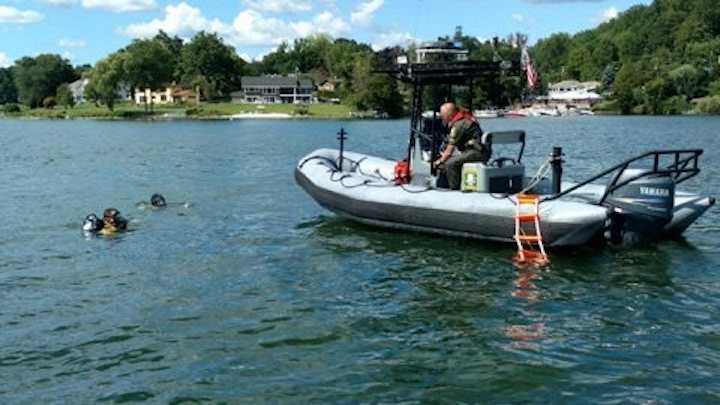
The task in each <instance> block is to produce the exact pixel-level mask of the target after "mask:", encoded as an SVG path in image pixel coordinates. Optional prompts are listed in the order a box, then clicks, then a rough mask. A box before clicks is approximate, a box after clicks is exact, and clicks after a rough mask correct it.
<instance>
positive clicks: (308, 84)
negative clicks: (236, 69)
mask: <svg viewBox="0 0 720 405" xmlns="http://www.w3.org/2000/svg"><path fill="white" fill-rule="evenodd" d="M241 83H242V87H295V86H297V85H298V84H299V87H303V88H312V87H313V81H312V80H311V79H304V78H297V77H292V76H243V77H242V78H241Z"/></svg>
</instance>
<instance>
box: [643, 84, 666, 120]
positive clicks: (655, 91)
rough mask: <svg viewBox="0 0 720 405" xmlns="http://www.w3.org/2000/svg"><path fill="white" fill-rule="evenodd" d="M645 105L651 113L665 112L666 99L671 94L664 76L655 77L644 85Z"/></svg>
mask: <svg viewBox="0 0 720 405" xmlns="http://www.w3.org/2000/svg"><path fill="white" fill-rule="evenodd" d="M643 92H644V95H645V105H646V106H647V108H648V110H649V112H650V113H651V114H655V115H657V114H663V113H664V112H665V111H664V109H663V106H664V102H665V99H666V98H667V97H668V95H669V94H670V91H669V86H668V84H667V82H666V81H665V80H663V79H662V78H659V77H658V78H656V79H653V80H651V81H649V82H647V83H646V84H645V86H644V87H643Z"/></svg>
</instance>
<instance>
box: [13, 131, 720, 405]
mask: <svg viewBox="0 0 720 405" xmlns="http://www.w3.org/2000/svg"><path fill="white" fill-rule="evenodd" d="M483 125H484V127H485V129H486V130H489V129H494V130H498V129H510V128H519V129H525V130H527V131H528V134H529V147H528V148H529V150H528V153H529V155H528V163H529V165H530V169H531V170H533V171H534V170H535V168H536V167H537V166H536V164H537V163H538V162H540V161H541V160H542V159H544V158H545V157H546V156H547V155H548V154H549V153H550V151H551V148H552V146H554V145H559V146H563V147H564V149H565V152H566V154H567V161H568V162H567V164H566V166H565V169H566V170H565V173H566V177H567V178H568V179H573V178H574V179H580V178H582V177H584V176H587V175H590V174H593V173H594V172H596V171H598V170H599V169H601V168H603V167H606V166H609V165H611V164H613V163H618V162H620V161H622V160H624V159H625V158H629V157H631V156H632V155H634V154H638V153H641V152H644V151H646V150H649V149H659V148H670V147H673V148H685V147H688V148H689V147H703V148H705V151H706V154H705V156H703V158H702V160H701V167H702V169H703V172H702V173H701V174H700V175H699V176H698V177H697V178H695V179H693V180H691V181H690V182H689V183H686V184H684V185H683V188H687V189H691V190H694V191H698V192H702V193H706V194H710V195H715V196H717V195H718V194H720V193H718V190H720V165H718V158H717V157H718V154H720V118H645V117H642V118H611V117H608V118H606V117H579V118H568V119H564V118H562V119H552V118H548V119H520V120H510V119H507V120H495V121H486V122H484V123H483ZM340 126H344V127H345V128H346V129H347V130H348V132H349V133H350V140H349V141H348V146H347V148H348V149H350V150H355V151H360V152H369V153H372V154H377V155H380V156H386V157H392V158H399V157H401V156H402V154H403V151H404V148H405V141H406V127H407V123H406V122H405V121H374V122H372V121H366V122H328V121H322V122H320V121H234V122H153V123H148V122H96V121H16V120H0V145H2V149H1V150H0V168H1V169H2V172H1V173H0V209H2V221H1V222H0V230H2V232H1V233H0V302H1V305H0V381H2V384H0V402H2V403H43V402H50V403H56V402H58V403H87V402H95V401H105V402H110V403H113V402H115V403H120V402H135V401H148V402H152V403H167V402H172V403H202V402H211V403H214V402H223V401H227V402H231V403H265V402H270V403H365V402H367V403H448V404H450V403H477V402H480V403H487V402H504V403H508V402H536V403H558V402H567V403H703V402H718V401H720V376H718V370H720V268H719V267H720V237H719V236H720V233H719V232H718V231H719V230H720V225H719V221H720V212H719V210H718V208H717V207H713V208H712V209H711V210H710V211H709V212H708V213H707V214H706V215H705V216H704V217H703V218H701V219H700V221H699V222H698V223H696V224H695V225H694V226H693V227H691V228H690V229H689V230H688V232H687V233H686V235H685V237H686V238H685V240H683V241H666V242H661V243H659V244H657V245H655V246H649V247H643V248H635V249H631V250H619V249H609V248H605V249H599V250H598V249H590V248H586V249H578V250H573V251H568V252H561V253H553V254H551V259H552V265H551V266H550V268H548V269H546V270H545V271H543V272H539V273H537V272H527V271H523V272H519V271H517V270H516V269H515V268H514V267H513V265H512V260H511V259H512V256H513V254H514V253H515V251H514V247H513V246H510V245H495V244H484V243H481V242H478V241H469V240H460V239H450V238H440V237H433V236H425V235H417V234H403V233H394V232H388V231H383V230H377V229H373V228H368V227H364V226H359V225H355V224H353V223H350V222H347V221H344V220H341V219H339V218H337V217H335V216H334V215H332V214H331V213H328V212H326V211H324V210H323V209H322V208H320V207H318V206H317V205H316V204H315V203H314V202H313V201H312V200H311V199H310V198H309V197H308V196H307V195H305V194H304V193H303V192H302V190H301V189H300V188H299V187H297V186H296V185H295V183H294V179H293V169H294V167H295V164H296V163H297V161H298V159H299V158H300V157H302V156H303V155H305V154H306V153H309V152H310V151H312V150H313V149H315V148H318V147H323V146H334V145H335V144H336V141H335V133H336V132H337V131H338V130H339V128H340ZM154 192H161V193H163V194H164V195H165V196H166V197H167V199H168V200H169V201H174V202H186V201H188V202H190V203H191V205H190V206H189V207H185V206H180V205H177V206H173V207H171V208H169V209H167V210H164V211H147V210H141V209H139V208H138V207H137V206H136V204H137V203H138V202H141V201H143V200H148V199H149V197H150V195H151V194H152V193H154ZM111 206H112V207H116V208H118V209H120V211H121V212H122V213H123V214H124V215H125V216H126V217H128V218H129V219H131V221H132V222H131V228H132V232H129V233H126V234H124V235H121V236H119V237H116V238H112V239H106V238H94V239H93V238H90V239H88V238H85V237H84V236H83V235H82V234H81V232H80V223H81V221H82V219H83V218H84V216H85V215H87V214H89V213H91V212H96V213H98V214H101V212H102V210H103V209H105V208H107V207H111ZM655 401H657V402H655Z"/></svg>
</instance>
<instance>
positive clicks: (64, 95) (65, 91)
mask: <svg viewBox="0 0 720 405" xmlns="http://www.w3.org/2000/svg"><path fill="white" fill-rule="evenodd" d="M55 102H56V103H57V104H58V105H61V106H63V107H71V108H72V107H75V98H74V97H73V94H72V92H71V91H70V86H68V84H67V83H65V84H61V85H60V87H58V88H57V91H56V92H55Z"/></svg>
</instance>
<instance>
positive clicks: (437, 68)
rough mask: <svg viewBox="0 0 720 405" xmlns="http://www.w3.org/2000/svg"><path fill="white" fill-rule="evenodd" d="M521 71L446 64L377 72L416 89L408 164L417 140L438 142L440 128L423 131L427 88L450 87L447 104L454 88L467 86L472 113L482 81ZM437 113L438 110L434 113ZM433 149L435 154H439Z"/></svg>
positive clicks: (504, 66) (498, 65)
mask: <svg viewBox="0 0 720 405" xmlns="http://www.w3.org/2000/svg"><path fill="white" fill-rule="evenodd" d="M517 69H518V67H517V66H515V65H514V64H512V63H509V62H476V61H465V62H443V63H408V64H402V65H395V66H393V67H391V68H386V69H379V70H376V72H378V73H386V74H389V75H390V76H391V77H393V78H394V79H396V80H398V81H401V82H403V83H408V84H410V85H411V86H412V101H411V104H410V139H409V143H408V160H410V154H411V153H412V148H413V146H414V145H415V138H416V136H419V137H421V138H424V139H426V140H428V141H430V142H432V143H433V145H434V144H435V143H436V142H437V141H438V140H437V134H438V132H439V128H432V131H433V133H430V134H428V133H424V132H423V129H422V115H423V101H424V100H423V93H424V90H425V87H426V86H438V85H440V86H442V85H445V86H447V90H448V94H447V100H448V101H450V100H451V99H452V86H467V87H468V89H469V105H468V109H470V110H472V101H473V96H474V92H473V90H474V86H475V83H476V82H477V81H479V80H492V79H494V78H497V77H498V76H499V75H500V74H501V73H502V72H503V71H513V70H517ZM433 111H434V110H433ZM434 149H435V148H434V147H433V154H434V153H435V150H434ZM434 158H435V156H433V159H434Z"/></svg>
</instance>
